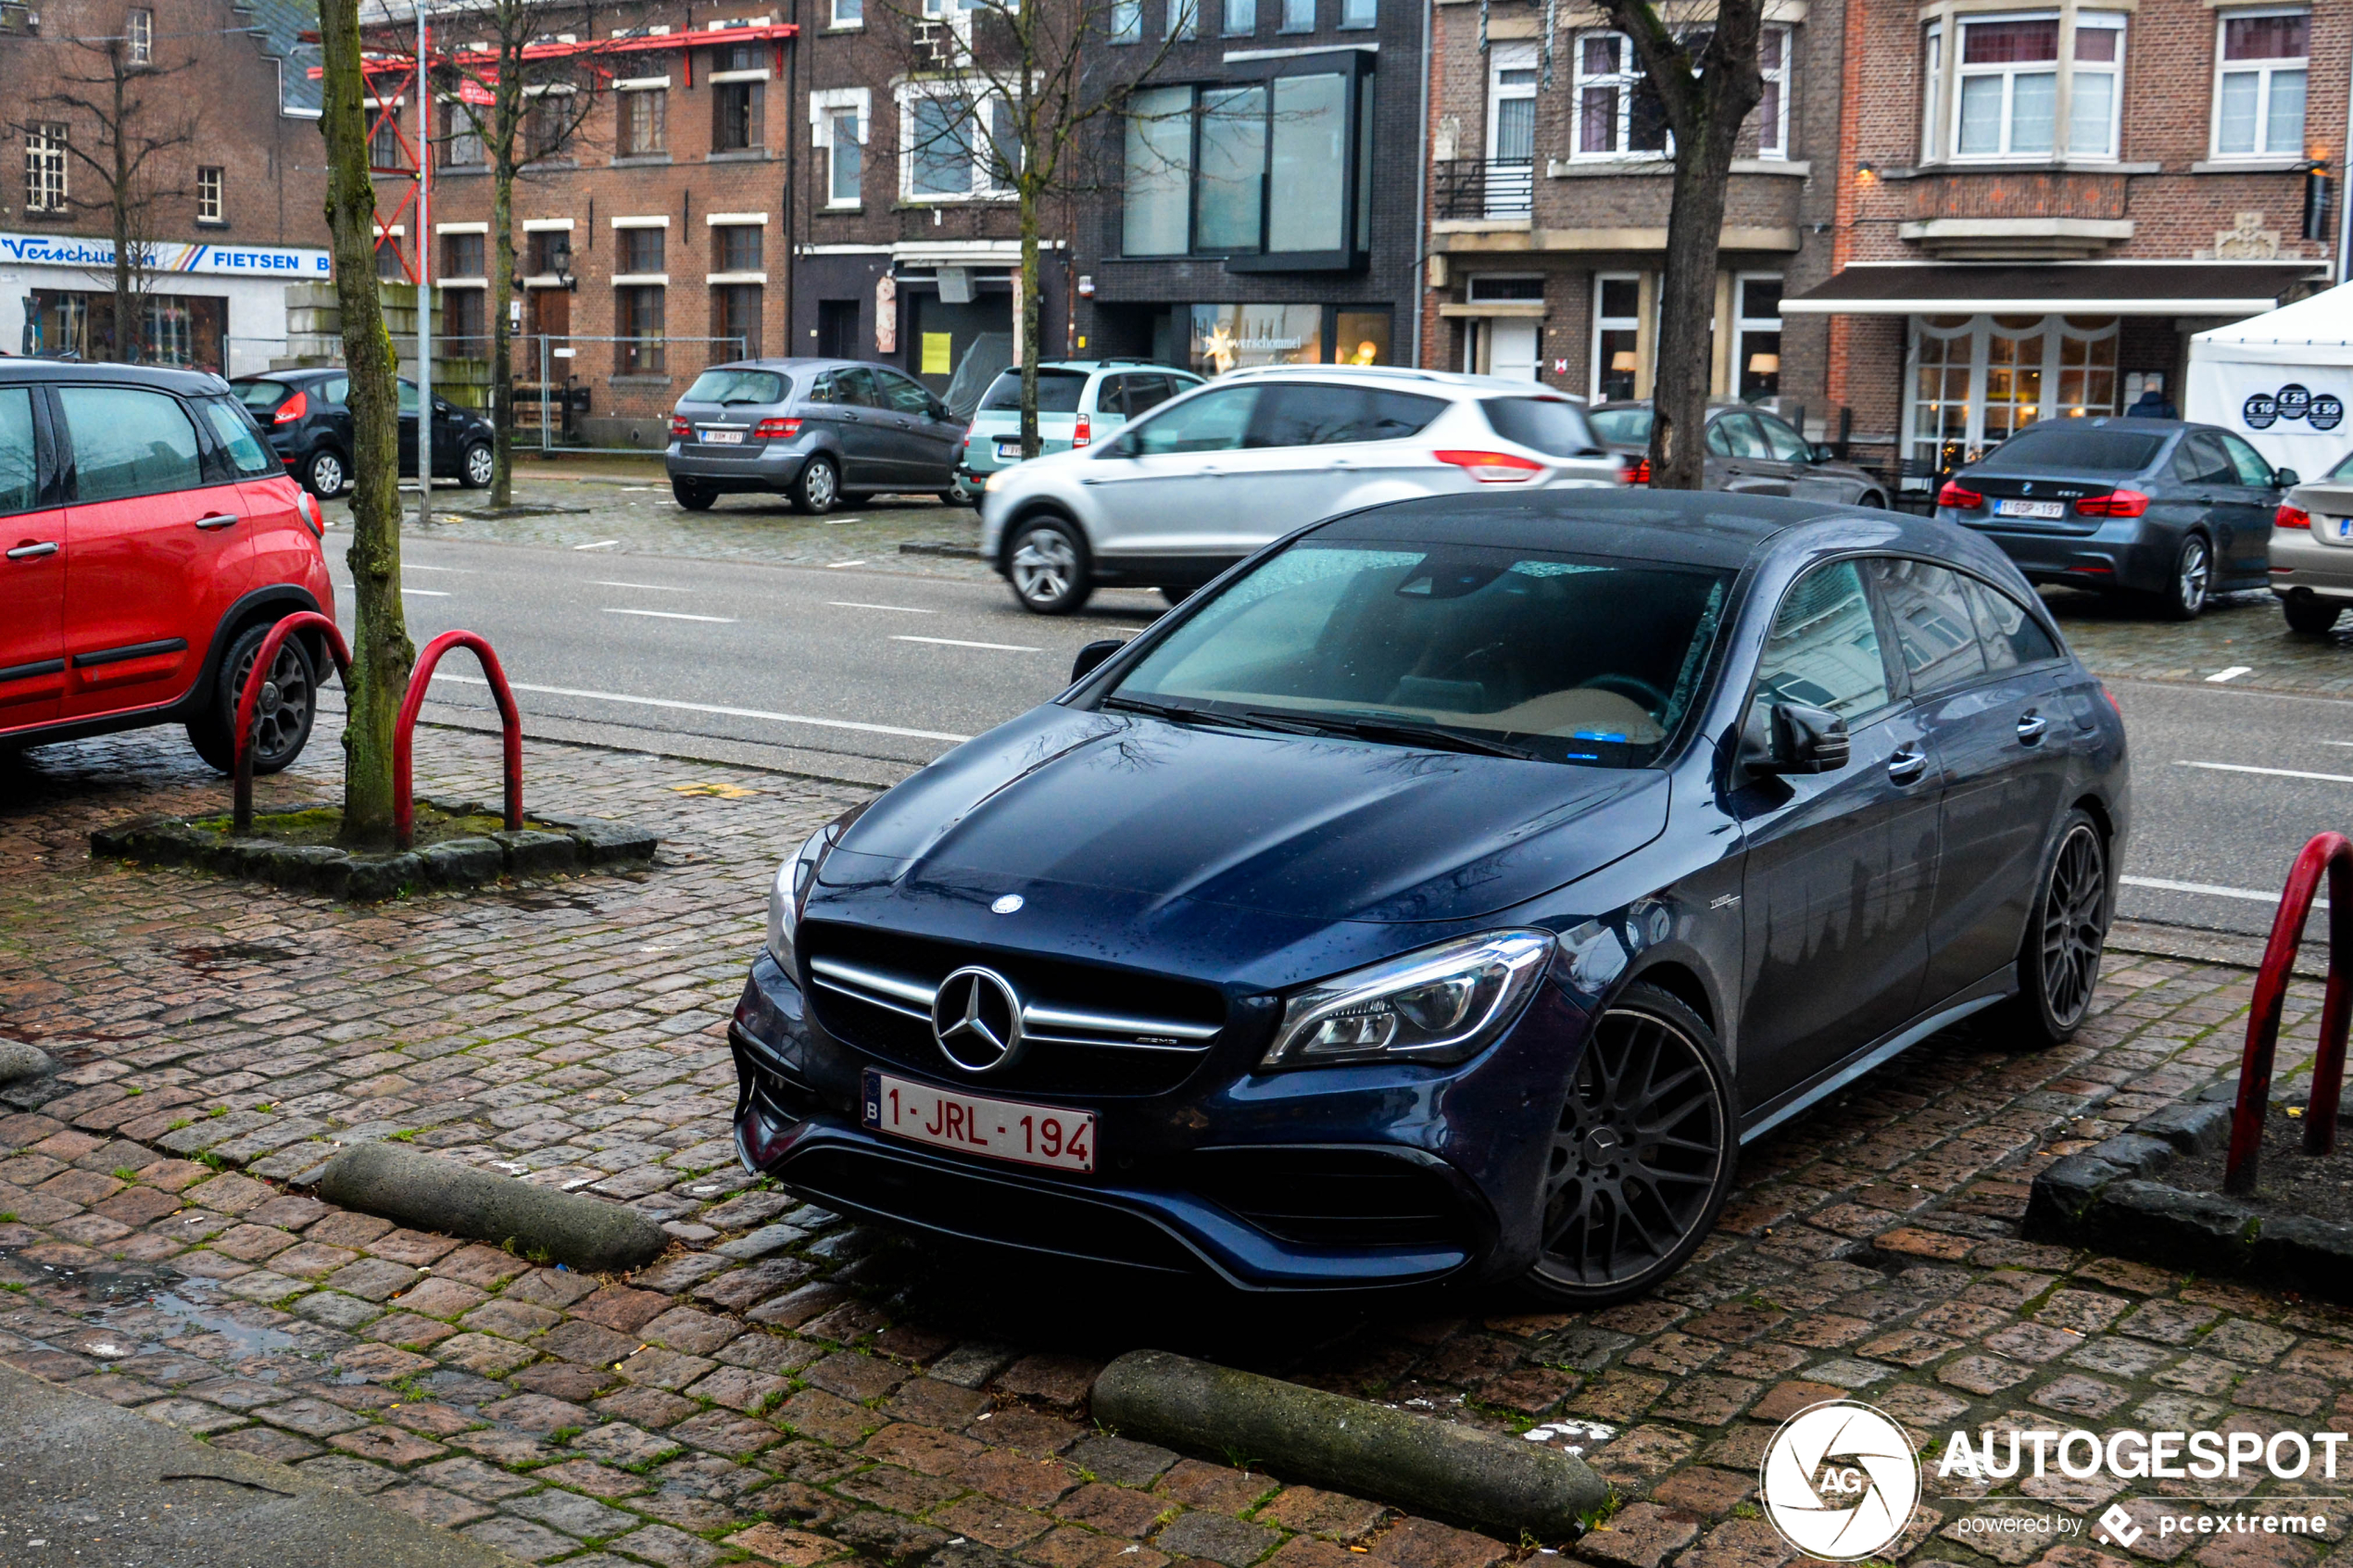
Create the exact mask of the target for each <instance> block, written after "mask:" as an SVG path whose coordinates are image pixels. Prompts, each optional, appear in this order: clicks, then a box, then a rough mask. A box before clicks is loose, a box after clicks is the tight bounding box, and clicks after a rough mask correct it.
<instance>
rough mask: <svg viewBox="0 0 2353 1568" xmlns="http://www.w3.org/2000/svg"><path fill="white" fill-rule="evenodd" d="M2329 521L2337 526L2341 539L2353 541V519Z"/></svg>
mask: <svg viewBox="0 0 2353 1568" xmlns="http://www.w3.org/2000/svg"><path fill="white" fill-rule="evenodd" d="M2329 521H2332V522H2334V523H2335V524H2336V536H2337V537H2338V538H2339V539H2353V517H2339V518H2331V519H2330V520H2329Z"/></svg>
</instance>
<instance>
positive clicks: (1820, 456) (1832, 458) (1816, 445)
mask: <svg viewBox="0 0 2353 1568" xmlns="http://www.w3.org/2000/svg"><path fill="white" fill-rule="evenodd" d="M1806 458H1807V460H1809V461H1811V462H1817V463H1834V462H1836V461H1838V454H1837V453H1836V452H1834V451H1832V450H1831V445H1830V444H1829V443H1828V442H1826V441H1809V442H1807V443H1806Z"/></svg>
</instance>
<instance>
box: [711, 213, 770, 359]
mask: <svg viewBox="0 0 2353 1568" xmlns="http://www.w3.org/2000/svg"><path fill="white" fill-rule="evenodd" d="M753 232H755V233H757V232H758V231H757V230H754V231H753ZM760 296H761V288H760V285H759V284H758V283H726V284H723V285H722V286H720V287H718V288H715V289H713V290H711V336H712V337H713V338H716V339H718V340H719V341H717V342H715V343H713V344H712V345H711V358H713V359H756V358H759V357H760Z"/></svg>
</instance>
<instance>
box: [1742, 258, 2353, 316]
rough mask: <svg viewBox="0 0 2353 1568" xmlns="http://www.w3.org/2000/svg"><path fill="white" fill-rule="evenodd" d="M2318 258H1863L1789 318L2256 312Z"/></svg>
mask: <svg viewBox="0 0 2353 1568" xmlns="http://www.w3.org/2000/svg"><path fill="white" fill-rule="evenodd" d="M2325 268H2326V263H2323V262H2314V261H2083V262H2043V263H2039V264H2036V265H2032V266H2014V265H2006V264H1999V263H1993V264H1988V263H1968V262H1944V263H1935V262H1914V261H1885V262H1870V261H1866V262H1858V263H1856V265H1854V266H1851V267H1848V268H1846V269H1844V270H1843V271H1840V272H1838V273H1837V274H1835V275H1834V276H1832V277H1831V278H1830V279H1829V280H1828V281H1826V282H1822V283H1819V284H1818V285H1817V286H1815V287H1813V288H1811V289H1808V290H1806V292H1805V293H1804V294H1800V295H1785V296H1784V297H1783V298H1782V300H1781V314H1782V315H1784V316H1975V315H1980V314H1988V315H1996V316H2253V315H2256V314H2258V313H2259V312H2261V311H2265V310H2270V309H2272V308H2274V307H2277V306H2278V304H2279V303H2280V300H2281V298H2282V297H2283V296H2284V295H2286V294H2287V292H2288V291H2289V290H2290V289H2291V288H2293V287H2295V286H2296V284H2297V283H2299V282H2303V281H2305V280H2307V279H2311V278H2313V277H2315V275H2316V274H2320V275H2321V277H2322V281H2325Z"/></svg>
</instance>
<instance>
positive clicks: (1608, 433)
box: [1586, 408, 1651, 446]
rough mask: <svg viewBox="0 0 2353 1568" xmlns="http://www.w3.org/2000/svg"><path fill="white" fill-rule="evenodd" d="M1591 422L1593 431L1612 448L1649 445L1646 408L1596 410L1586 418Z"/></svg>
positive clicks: (1649, 426) (1649, 417) (1649, 419)
mask: <svg viewBox="0 0 2353 1568" xmlns="http://www.w3.org/2000/svg"><path fill="white" fill-rule="evenodd" d="M1586 417H1587V418H1589V419H1591V420H1592V421H1593V429H1594V430H1595V431H1596V432H1598V433H1600V435H1601V438H1602V439H1603V440H1604V441H1606V442H1608V443H1609V444H1610V445H1612V446H1648V445H1650V444H1651V411H1650V410H1649V409H1648V408H1596V409H1594V410H1593V411H1592V413H1591V414H1590V415H1588V416H1586Z"/></svg>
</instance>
